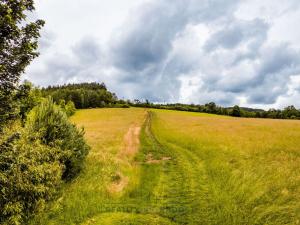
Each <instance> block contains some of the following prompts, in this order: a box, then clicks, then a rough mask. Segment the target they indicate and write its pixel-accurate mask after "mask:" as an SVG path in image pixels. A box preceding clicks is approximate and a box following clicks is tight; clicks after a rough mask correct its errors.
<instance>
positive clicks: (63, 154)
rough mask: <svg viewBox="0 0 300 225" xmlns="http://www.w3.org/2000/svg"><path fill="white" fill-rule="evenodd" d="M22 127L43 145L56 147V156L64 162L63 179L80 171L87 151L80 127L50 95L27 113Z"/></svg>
mask: <svg viewBox="0 0 300 225" xmlns="http://www.w3.org/2000/svg"><path fill="white" fill-rule="evenodd" d="M26 129H28V131H29V132H30V133H37V134H38V135H39V137H38V138H39V139H40V140H41V142H42V143H43V144H45V145H48V146H50V147H56V148H59V149H60V152H59V158H60V161H61V162H62V163H63V164H64V165H65V171H64V173H63V179H65V180H69V179H72V178H73V177H75V176H76V175H77V174H78V173H79V172H80V170H81V169H82V166H83V162H84V159H85V157H86V156H87V154H88V151H89V146H88V145H87V144H86V143H85V140H84V130H83V129H81V130H78V129H77V127H76V126H75V125H74V124H72V123H71V122H70V121H69V120H68V117H67V115H66V113H65V112H64V111H63V110H62V109H61V108H60V107H59V106H57V105H55V104H54V103H53V100H52V99H51V98H47V99H45V100H44V101H42V102H41V104H40V105H38V106H37V107H35V108H34V109H33V110H32V111H31V112H30V113H29V114H28V118H27V122H26Z"/></svg>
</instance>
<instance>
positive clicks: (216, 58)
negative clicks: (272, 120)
mask: <svg viewBox="0 0 300 225" xmlns="http://www.w3.org/2000/svg"><path fill="white" fill-rule="evenodd" d="M299 7H300V2H299V1H298V0H287V1H284V2H283V1H275V2H274V1H273V0H265V1H259V0H245V1H241V0H226V1H219V0H126V1H125V0H124V1H118V0H111V1H104V0H100V1H99V0H86V1H79V0H65V1H61V0H51V1H48V0H38V1H37V13H36V14H35V15H34V17H37V16H38V17H41V18H44V19H45V20H46V22H47V25H46V27H45V29H44V31H43V34H42V39H41V53H42V54H41V57H40V58H39V59H37V60H36V61H35V62H34V63H33V64H32V66H30V68H29V69H28V71H27V74H26V78H29V79H31V80H33V81H34V82H35V83H36V84H40V85H48V84H57V83H65V82H82V81H99V82H102V81H104V82H106V83H107V85H108V87H109V88H110V89H112V90H113V91H114V92H116V93H117V94H118V95H119V96H120V97H124V98H132V99H133V98H144V99H145V98H147V99H150V100H152V101H161V102H167V101H170V102H176V101H180V102H193V103H201V104H203V103H206V102H207V101H215V102H217V103H219V104H223V105H231V104H242V105H243V106H254V107H255V106H256V107H263V108H268V107H283V106H284V105H288V104H296V106H298V107H300V103H298V101H297V102H296V99H297V97H299V92H300V82H299V81H298V77H299V75H298V74H300V51H299V49H300V31H299V29H297V25H298V24H297V23H298V21H299V20H300V9H299ZM297 104H298V105H297Z"/></svg>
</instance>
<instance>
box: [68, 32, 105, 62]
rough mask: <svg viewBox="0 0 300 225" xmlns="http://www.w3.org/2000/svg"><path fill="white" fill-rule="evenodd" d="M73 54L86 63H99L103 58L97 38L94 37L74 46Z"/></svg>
mask: <svg viewBox="0 0 300 225" xmlns="http://www.w3.org/2000/svg"><path fill="white" fill-rule="evenodd" d="M72 52H73V54H74V55H75V56H76V57H78V59H79V60H80V61H84V62H86V63H93V64H95V63H99V60H100V58H101V48H100V46H99V44H98V43H97V42H96V40H95V38H92V37H86V38H84V39H82V40H81V41H80V42H79V43H77V44H76V45H75V46H73V48H72Z"/></svg>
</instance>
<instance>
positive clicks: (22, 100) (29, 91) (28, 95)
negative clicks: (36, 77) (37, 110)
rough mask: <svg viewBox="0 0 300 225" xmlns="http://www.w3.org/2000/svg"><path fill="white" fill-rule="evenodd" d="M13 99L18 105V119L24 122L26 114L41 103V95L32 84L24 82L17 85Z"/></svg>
mask: <svg viewBox="0 0 300 225" xmlns="http://www.w3.org/2000/svg"><path fill="white" fill-rule="evenodd" d="M15 99H16V102H18V105H19V107H18V108H19V115H20V118H21V120H22V121H25V119H26V115H27V113H28V112H29V111H30V110H32V109H33V108H34V107H35V106H37V105H38V104H39V103H40V102H41V101H42V93H41V90H40V89H39V88H37V87H34V86H33V84H32V83H30V82H29V81H25V82H24V83H23V84H21V85H19V87H18V89H17V92H16V96H15Z"/></svg>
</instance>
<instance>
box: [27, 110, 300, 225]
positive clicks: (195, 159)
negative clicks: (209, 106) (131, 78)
mask: <svg viewBox="0 0 300 225" xmlns="http://www.w3.org/2000/svg"><path fill="white" fill-rule="evenodd" d="M145 117H146V120H144V118H145ZM73 121H74V122H75V123H77V124H78V125H84V126H85V129H86V137H87V141H88V143H89V144H90V145H91V146H92V151H91V153H90V155H89V157H88V159H87V162H86V168H85V170H84V172H83V173H82V174H81V175H80V176H79V177H78V178H77V179H76V180H75V181H74V182H73V183H72V184H68V185H66V187H64V188H63V193H62V197H61V198H60V199H59V200H58V201H55V202H53V203H52V204H51V205H50V206H49V211H48V212H46V213H44V214H39V215H37V216H36V217H35V218H34V219H33V221H32V224H45V225H47V224H53V225H54V224H82V225H89V224H95V225H98V224H108V225H109V224H117V225H118V224H122V225H123V224H124V225H125V224H128V225H129V224H132V225H134V224H146V225H147V224H148V225H152V224H153V225H154V224H162V225H165V224H166V225H169V224H180V225H184V224H191V225H192V224H216V225H217V224H228V225H234V224H300V122H299V121H288V120H264V119H242V118H232V117H225V116H215V115H208V114H199V113H188V112H176V111H164V110H151V112H148V113H146V112H145V110H143V109H96V110H83V111H79V112H78V113H76V115H75V117H74V118H73ZM133 123H134V124H140V125H142V124H143V126H142V131H141V134H140V148H139V153H138V154H137V155H136V156H135V157H134V158H120V157H118V152H119V151H120V149H122V146H123V136H124V135H125V134H126V131H127V130H128V128H129V127H130V125H131V124H133ZM116 174H122V175H124V177H127V178H128V180H129V181H128V184H127V185H126V187H125V188H124V189H123V191H122V192H120V193H111V192H110V191H109V187H110V185H111V184H112V183H113V182H115V179H116V177H117V176H116ZM117 178H118V177H117Z"/></svg>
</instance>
